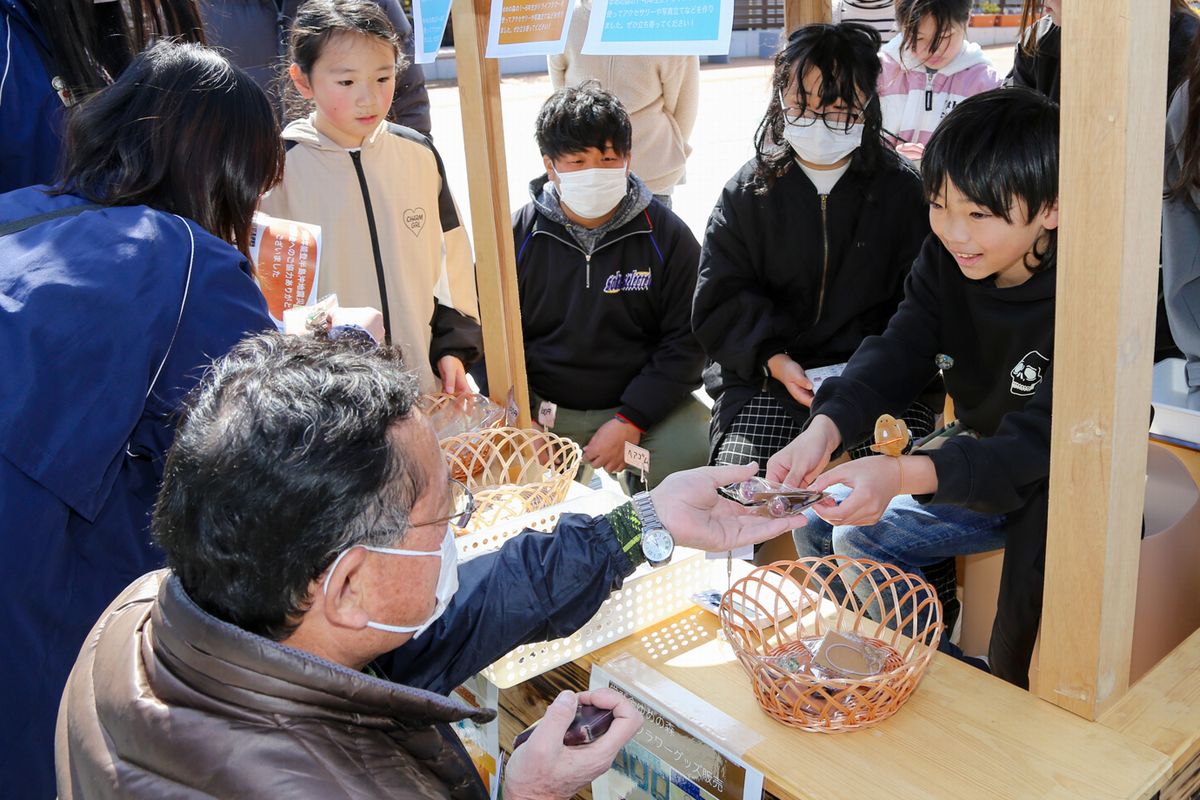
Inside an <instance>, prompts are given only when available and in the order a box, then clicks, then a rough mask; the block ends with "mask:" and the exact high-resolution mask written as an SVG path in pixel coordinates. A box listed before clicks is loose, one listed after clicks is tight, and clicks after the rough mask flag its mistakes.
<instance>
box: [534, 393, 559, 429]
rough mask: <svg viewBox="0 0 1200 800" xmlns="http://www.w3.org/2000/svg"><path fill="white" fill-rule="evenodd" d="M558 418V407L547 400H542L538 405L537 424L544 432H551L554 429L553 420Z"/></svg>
mask: <svg viewBox="0 0 1200 800" xmlns="http://www.w3.org/2000/svg"><path fill="white" fill-rule="evenodd" d="M557 417H558V406H556V405H555V404H554V403H551V402H550V401H549V400H543V401H542V402H541V403H540V404H538V424H540V425H541V426H542V427H543V428H545V429H546V430H551V429H552V428H553V427H554V420H555V419H556V418H557Z"/></svg>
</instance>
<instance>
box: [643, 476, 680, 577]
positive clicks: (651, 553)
mask: <svg viewBox="0 0 1200 800" xmlns="http://www.w3.org/2000/svg"><path fill="white" fill-rule="evenodd" d="M633 510H634V511H636V512H637V515H638V519H639V520H641V523H642V555H644V556H645V557H646V561H647V562H648V563H649V564H650V566H652V567H657V566H661V565H663V564H666V563H667V562H668V561H670V560H671V554H672V553H674V552H675V537H673V536H671V532H670V531H668V530H667V529H666V528H664V527H663V524H662V522H661V521H660V520H659V519H658V512H656V511H655V510H654V501H653V500H651V499H650V493H649V492H638V493H637V494H635V495H634V496H633Z"/></svg>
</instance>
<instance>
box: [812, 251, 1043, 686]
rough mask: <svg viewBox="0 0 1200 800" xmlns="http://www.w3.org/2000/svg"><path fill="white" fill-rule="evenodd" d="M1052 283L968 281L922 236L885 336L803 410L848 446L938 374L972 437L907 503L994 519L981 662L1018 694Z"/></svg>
mask: <svg viewBox="0 0 1200 800" xmlns="http://www.w3.org/2000/svg"><path fill="white" fill-rule="evenodd" d="M1055 278H1056V270H1055V269H1054V268H1053V266H1052V264H1051V265H1048V266H1044V267H1043V268H1042V269H1040V270H1038V271H1037V272H1035V273H1034V274H1033V275H1032V276H1031V277H1030V278H1029V279H1028V280H1027V281H1025V282H1024V283H1022V284H1020V285H1018V286H1011V287H1006V288H1000V287H997V286H996V285H995V283H994V281H993V280H992V279H991V278H988V279H985V280H978V281H977V280H971V279H969V278H967V277H966V276H965V275H963V274H962V271H961V270H960V269H959V267H958V264H957V263H956V262H955V261H954V258H953V256H951V255H950V253H948V252H947V251H946V249H945V248H944V247H943V246H942V244H941V242H939V241H938V239H937V237H936V236H934V235H932V234H930V236H929V237H928V238H927V239H926V240H925V243H924V245H923V246H922V248H921V253H920V255H919V256H918V257H917V260H916V262H915V263H914V264H913V268H912V271H911V272H910V273H909V276H908V279H907V281H906V283H905V290H904V301H903V302H902V303H901V304H900V307H899V309H897V311H896V314H895V316H893V317H892V319H891V321H890V322H889V323H888V326H887V329H886V330H885V331H884V332H883V334H882V335H880V336H871V337H868V338H867V339H865V340H864V341H863V343H862V345H861V346H860V347H859V348H858V351H857V352H855V354H854V356H853V357H852V358H851V359H850V362H849V363H848V364H847V365H846V369H845V371H844V372H843V373H842V376H841V377H840V378H831V379H829V380H827V381H826V382H825V383H824V384H822V386H821V388H820V391H818V392H817V396H816V398H815V400H814V401H813V406H812V415H813V416H814V417H815V416H816V415H818V414H824V415H826V416H827V417H829V418H830V419H832V420H833V422H834V424H836V425H837V427H838V430H839V431H840V432H841V434H842V438H843V441H848V442H853V441H859V440H861V439H862V438H864V437H866V436H867V435H869V434H870V433H871V430H872V428H873V426H874V424H875V419H876V418H877V417H878V416H879V415H880V414H882V413H885V412H886V413H890V414H898V413H899V412H900V411H902V410H903V409H904V408H906V407H907V406H908V404H909V403H911V402H912V399H913V398H914V397H916V395H917V394H918V393H919V392H920V391H921V389H922V388H924V387H925V385H926V384H928V383H929V381H930V379H931V378H933V376H934V375H935V374H936V373H937V371H938V370H939V369H941V371H942V377H943V379H944V381H945V384H946V393H947V394H949V395H950V397H952V398H953V399H954V411H955V415H956V416H957V417H958V419H959V420H961V421H962V423H963V424H964V425H966V426H967V427H968V428H970V429H971V430H973V431H975V432H977V433H978V434H979V437H978V438H975V437H972V436H955V437H953V438H950V439H948V440H947V441H946V442H945V444H944V445H943V446H942V447H940V448H938V449H936V450H932V451H930V452H928V453H923V454H924V455H927V456H928V457H929V458H930V459H932V461H933V463H934V468H935V470H936V471H937V479H938V488H937V492H935V493H934V494H933V495H928V496H923V497H918V498H917V499H918V500H920V501H921V502H927V503H930V504H935V505H938V504H955V505H961V506H965V507H967V508H970V509H973V510H975V511H979V512H982V513H986V514H1003V515H1004V517H1005V521H1004V530H1005V533H1006V536H1007V543H1006V547H1005V559H1004V572H1003V575H1002V577H1001V587H1000V604H999V608H998V609H997V612H996V624H995V627H994V628H993V631H992V643H991V648H990V660H991V666H992V670H993V672H995V673H996V674H997V675H999V676H1001V677H1003V678H1005V679H1006V680H1008V681H1010V682H1012V683H1015V684H1017V685H1020V686H1028V669H1029V659H1030V656H1031V655H1032V652H1033V644H1034V639H1035V638H1036V636H1037V629H1038V620H1039V619H1040V615H1041V602H1042V578H1043V574H1044V565H1045V546H1046V499H1047V491H1048V487H1049V481H1050V401H1051V396H1050V394H1051V376H1052V372H1053V359H1054V290H1055Z"/></svg>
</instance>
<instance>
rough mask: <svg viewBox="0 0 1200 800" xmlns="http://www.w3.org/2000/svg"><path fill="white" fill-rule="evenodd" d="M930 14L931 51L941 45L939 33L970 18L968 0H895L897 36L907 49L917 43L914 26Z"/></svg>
mask: <svg viewBox="0 0 1200 800" xmlns="http://www.w3.org/2000/svg"><path fill="white" fill-rule="evenodd" d="M926 17H932V18H933V26H934V27H933V41H932V43H931V44H930V47H931V52H936V51H937V49H938V47H940V46H941V42H942V37H944V36H946V35H947V34H949V33H950V31H951V30H953V29H954V26H955V25H963V26H966V24H967V23H968V22H970V21H971V0H898V2H897V3H896V25H897V26H898V27H899V28H900V40H901V44H903V45H904V47H905V48H907V49H908V50H915V49H916V46H917V30H918V29H919V28H920V27H921V20H923V19H925V18H926Z"/></svg>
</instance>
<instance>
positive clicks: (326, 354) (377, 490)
mask: <svg viewBox="0 0 1200 800" xmlns="http://www.w3.org/2000/svg"><path fill="white" fill-rule="evenodd" d="M416 399H417V381H416V378H415V377H414V376H413V375H412V374H411V373H409V372H406V371H405V369H404V367H403V365H402V364H401V362H400V360H399V356H398V354H397V352H396V351H394V350H392V349H391V348H387V347H379V348H376V347H375V346H374V345H369V344H363V343H360V342H357V341H354V340H346V339H340V340H338V341H337V342H329V341H320V340H316V339H313V338H310V337H302V336H284V335H281V334H278V333H268V334H262V335H259V336H254V337H251V338H248V339H246V340H244V341H242V342H241V343H240V344H238V345H237V346H236V347H234V348H233V349H232V350H231V351H230V352H229V354H228V355H226V356H225V357H224V358H222V359H220V360H219V361H217V362H216V364H214V365H213V367H212V369H211V370H210V371H209V373H208V374H207V375H206V376H205V378H204V380H203V381H202V382H201V384H200V386H199V387H198V388H197V389H196V390H195V392H194V393H193V395H192V397H191V398H190V400H189V401H188V403H187V406H186V410H185V412H184V414H183V418H182V420H181V421H180V423H179V427H178V429H177V431H176V433H175V442H174V444H173V445H172V447H171V452H170V455H169V456H168V457H167V463H166V469H165V471H164V474H163V482H162V488H161V490H160V491H159V495H158V502H157V504H156V505H155V509H154V518H153V523H152V529H153V532H154V536H155V539H156V540H157V541H158V543H159V545H161V546H162V549H163V550H164V551H165V552H166V555H167V563H168V564H169V565H170V567H171V568H172V569H173V570H174V571H175V574H176V575H178V576H179V580H180V581H181V583H182V584H183V588H184V590H185V591H186V592H187V593H188V595H189V596H190V597H191V598H192V599H193V600H194V601H195V602H196V603H197V604H198V605H199V606H200V607H201V608H203V609H204V610H205V611H207V612H209V613H210V614H212V615H213V616H215V617H218V618H219V619H223V620H225V621H226V622H231V623H233V624H234V625H237V626H238V627H240V628H243V629H244V630H248V631H250V632H252V633H257V634H259V635H262V636H266V637H269V638H272V639H276V640H279V639H283V638H285V637H286V636H287V635H288V634H290V633H291V632H292V631H293V630H294V629H295V627H296V625H297V624H298V622H299V619H300V617H301V616H302V615H303V613H304V611H305V610H306V609H307V608H308V606H309V604H310V602H311V601H310V598H309V586H310V585H311V584H312V582H313V581H315V580H316V579H317V578H318V577H319V576H320V575H321V573H323V572H324V571H325V570H326V569H327V568H328V567H329V565H330V564H331V563H332V562H333V559H334V558H336V557H337V554H338V553H340V552H341V551H343V550H345V549H347V548H349V547H352V546H354V545H356V544H368V545H393V544H394V543H396V542H397V541H399V540H400V539H401V538H402V537H403V535H404V534H405V532H406V531H407V530H408V527H409V512H410V511H411V510H412V507H413V504H414V503H415V502H416V501H417V499H418V498H419V497H421V495H422V494H423V493H424V492H425V488H426V486H427V485H428V483H429V476H427V475H426V474H425V471H424V470H423V469H422V468H421V467H420V466H419V462H418V460H417V459H415V458H414V457H412V456H411V455H410V454H409V453H407V452H405V450H404V448H403V447H398V446H397V442H396V437H395V436H394V426H395V425H396V424H397V423H400V422H404V421H406V420H409V419H410V418H411V417H412V410H413V406H414V403H415V402H416Z"/></svg>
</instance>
